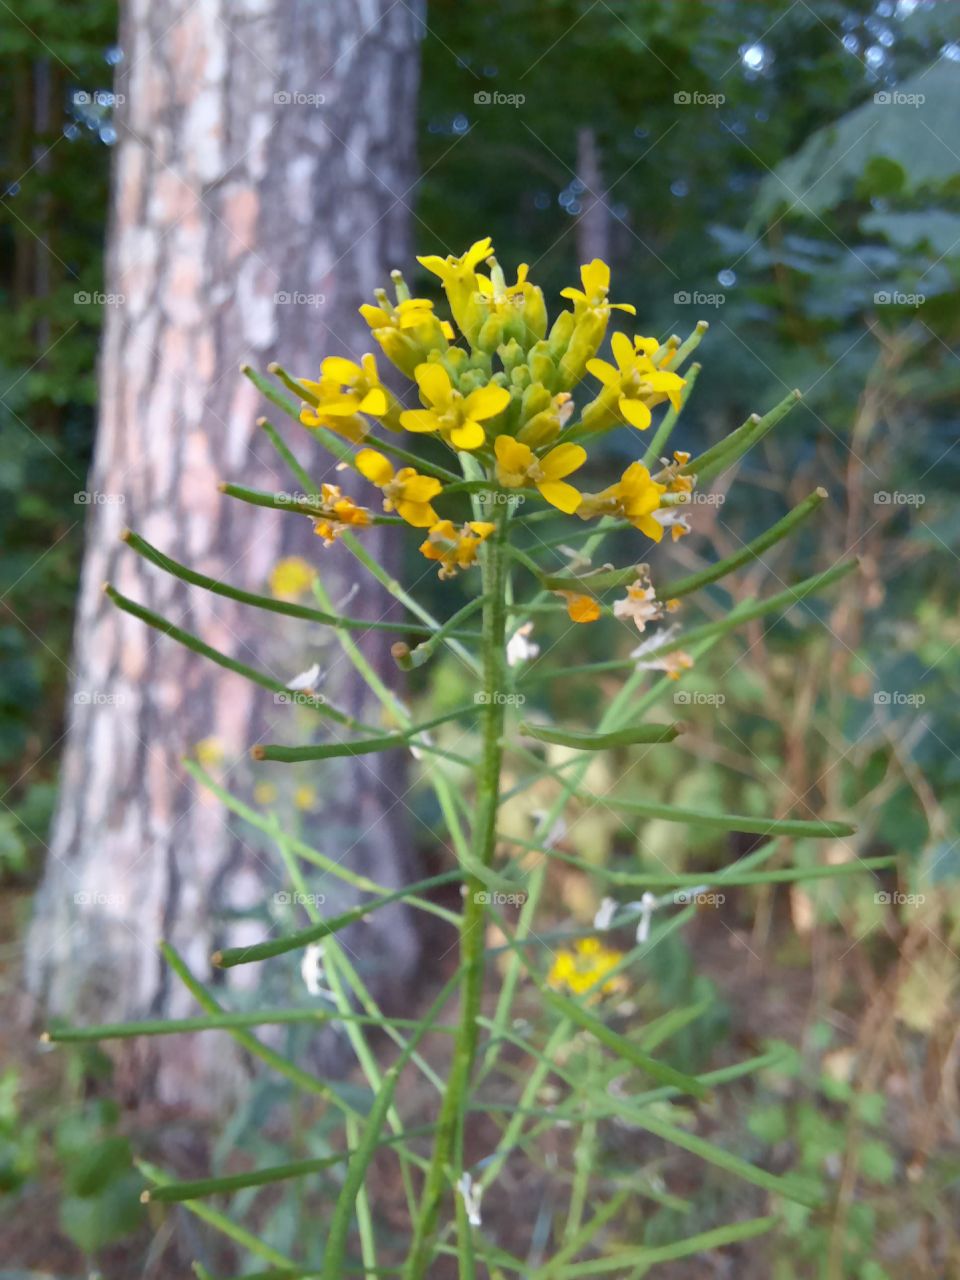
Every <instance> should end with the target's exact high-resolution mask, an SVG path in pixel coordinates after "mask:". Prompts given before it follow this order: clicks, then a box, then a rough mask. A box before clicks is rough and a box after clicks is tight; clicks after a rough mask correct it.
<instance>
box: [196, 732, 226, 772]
mask: <svg viewBox="0 0 960 1280" xmlns="http://www.w3.org/2000/svg"><path fill="white" fill-rule="evenodd" d="M194 752H195V753H196V757H197V760H198V761H199V762H200V764H202V765H203V767H204V768H205V769H213V768H215V767H216V766H217V765H218V764H222V763H223V758H224V755H225V754H226V752H225V751H224V749H223V743H222V742H221V741H220V739H219V738H202V739H201V740H200V741H199V742H198V743H197V745H196V746H195V747H194Z"/></svg>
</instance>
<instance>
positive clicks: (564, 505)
mask: <svg viewBox="0 0 960 1280" xmlns="http://www.w3.org/2000/svg"><path fill="white" fill-rule="evenodd" d="M493 447H494V450H495V451H496V455H497V481H498V482H499V483H500V484H502V485H503V487H504V488H505V489H520V488H522V487H523V486H524V485H526V484H533V485H536V487H537V488H538V489H539V491H540V494H541V496H542V497H544V498H546V500H547V502H549V503H550V505H551V506H554V507H558V508H559V509H560V510H561V511H563V512H565V513H566V514H567V515H568V516H569V515H573V513H574V512H575V511H576V509H577V507H579V505H580V493H579V491H578V490H577V489H575V488H574V487H573V485H572V484H566V483H565V482H564V480H563V477H564V476H568V475H570V473H571V472H573V471H576V470H577V468H578V467H582V466H583V464H584V463H585V462H586V460H587V451H586V449H584V448H583V447H582V446H581V445H578V444H558V445H557V447H556V448H555V449H551V450H550V452H549V453H548V454H545V455H544V457H542V458H538V457H537V455H536V454H535V453H534V452H533V450H532V449H531V448H530V446H529V445H528V444H523V442H522V441H520V440H515V439H514V438H513V436H497V438H496V440H494V442H493Z"/></svg>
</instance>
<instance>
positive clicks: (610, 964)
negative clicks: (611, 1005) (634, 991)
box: [547, 938, 626, 999]
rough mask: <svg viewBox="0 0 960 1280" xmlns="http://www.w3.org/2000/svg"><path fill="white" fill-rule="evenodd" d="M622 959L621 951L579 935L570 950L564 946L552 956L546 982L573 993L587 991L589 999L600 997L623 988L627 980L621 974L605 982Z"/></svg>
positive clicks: (578, 993) (580, 993) (594, 939)
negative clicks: (589, 995)
mask: <svg viewBox="0 0 960 1280" xmlns="http://www.w3.org/2000/svg"><path fill="white" fill-rule="evenodd" d="M622 959H623V952H622V951H613V950H611V949H610V948H609V947H605V946H604V945H603V943H602V942H600V941H598V939H596V938H578V939H577V941H576V942H575V943H574V944H573V949H572V950H568V949H564V950H563V951H558V952H557V954H556V955H555V956H554V959H553V964H552V965H551V966H550V972H549V973H548V974H547V985H548V986H551V987H553V988H554V989H555V990H560V991H562V990H564V989H566V990H567V991H569V992H570V993H571V994H572V995H576V996H579V995H584V994H585V993H586V992H588V991H589V992H591V994H592V998H594V999H600V997H601V996H605V995H610V994H612V993H613V992H615V991H623V990H624V989H625V987H626V979H625V978H624V977H623V975H622V974H615V975H614V976H613V977H612V978H607V979H606V981H604V979H605V978H606V975H607V974H608V973H610V971H611V969H615V968H616V966H617V965H618V964H619V963H620V961H621V960H622Z"/></svg>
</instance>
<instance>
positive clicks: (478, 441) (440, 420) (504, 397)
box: [400, 364, 510, 449]
mask: <svg viewBox="0 0 960 1280" xmlns="http://www.w3.org/2000/svg"><path fill="white" fill-rule="evenodd" d="M414 376H415V377H416V379H417V386H418V387H419V388H420V399H421V401H422V402H423V403H424V404H425V405H429V406H430V407H429V408H425V409H407V410H406V411H405V412H404V413H401V415H400V425H401V426H403V427H405V428H406V429H407V431H414V432H423V431H439V432H440V434H441V435H442V436H443V438H444V440H447V441H448V442H449V443H450V444H452V445H453V447H454V448H455V449H479V448H480V446H481V445H482V444H483V443H484V441H485V440H486V438H487V436H486V432H485V431H484V429H483V427H482V426H481V425H480V424H481V422H484V421H486V420H487V419H488V418H495V417H496V415H497V414H498V413H502V412H503V410H504V409H505V408H506V407H507V405H508V404H509V403H510V392H509V391H508V390H507V389H506V387H501V386H499V385H498V384H497V383H495V382H490V383H488V384H487V385H486V386H485V387H477V389H476V391H471V392H470V394H469V395H468V396H464V395H461V394H460V392H459V391H457V390H456V388H455V387H454V385H453V383H452V382H451V381H450V375H449V374H448V373H447V371H446V369H444V367H443V365H440V364H421V365H418V366H417V369H416V372H415V374H414Z"/></svg>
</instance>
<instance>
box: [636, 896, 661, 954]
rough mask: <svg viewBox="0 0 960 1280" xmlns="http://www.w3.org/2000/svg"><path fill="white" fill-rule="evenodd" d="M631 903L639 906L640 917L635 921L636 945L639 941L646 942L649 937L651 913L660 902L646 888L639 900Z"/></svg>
mask: <svg viewBox="0 0 960 1280" xmlns="http://www.w3.org/2000/svg"><path fill="white" fill-rule="evenodd" d="M631 905H632V906H638V907H639V908H640V919H639V920H638V921H637V945H638V946H639V945H640V944H641V943H643V942H646V941H647V939H648V938H649V937H650V925H651V922H652V921H653V913H654V911H656V909H657V907H658V906H659V905H660V902H659V900H658V899H657V897H656V896H655V895H654V894H652V893H651V892H650V891H649V890H647V892H646V893H645V894H644V895H643V897H642V898H641V899H640V901H639V902H637V903H632V904H631Z"/></svg>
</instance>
